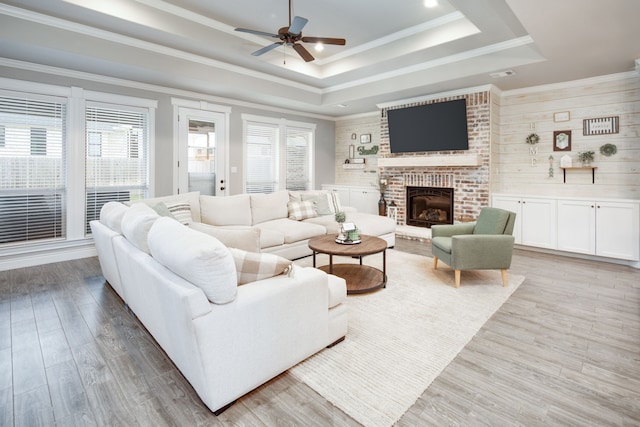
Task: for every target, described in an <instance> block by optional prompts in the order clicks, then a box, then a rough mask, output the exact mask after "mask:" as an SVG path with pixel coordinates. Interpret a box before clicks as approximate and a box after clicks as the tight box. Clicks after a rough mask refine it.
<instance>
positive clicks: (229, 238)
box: [189, 222, 282, 252]
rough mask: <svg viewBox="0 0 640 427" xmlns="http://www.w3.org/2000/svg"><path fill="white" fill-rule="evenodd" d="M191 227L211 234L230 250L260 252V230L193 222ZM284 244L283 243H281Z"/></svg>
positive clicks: (244, 226)
mask: <svg viewBox="0 0 640 427" xmlns="http://www.w3.org/2000/svg"><path fill="white" fill-rule="evenodd" d="M189 227H191V228H193V229H194V230H197V231H200V232H201V233H206V234H209V235H211V236H213V237H215V238H216V239H218V240H220V241H221V242H222V244H223V245H225V246H226V247H228V248H237V249H242V250H245V251H249V252H260V234H261V233H260V231H261V230H260V229H259V228H255V227H249V226H246V225H228V226H215V225H209V224H203V223H201V222H192V223H191V224H189ZM280 244H282V243H280Z"/></svg>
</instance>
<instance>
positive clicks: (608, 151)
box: [600, 144, 618, 157]
mask: <svg viewBox="0 0 640 427" xmlns="http://www.w3.org/2000/svg"><path fill="white" fill-rule="evenodd" d="M617 152H618V147H616V146H615V145H613V144H604V145H603V146H602V147H600V154H603V155H605V156H607V157H609V156H613V155H614V154H616V153H617Z"/></svg>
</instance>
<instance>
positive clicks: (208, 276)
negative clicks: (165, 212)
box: [149, 217, 238, 304]
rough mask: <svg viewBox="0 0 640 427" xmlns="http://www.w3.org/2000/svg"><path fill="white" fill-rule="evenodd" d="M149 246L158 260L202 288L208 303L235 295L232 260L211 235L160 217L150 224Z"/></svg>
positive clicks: (222, 300)
mask: <svg viewBox="0 0 640 427" xmlns="http://www.w3.org/2000/svg"><path fill="white" fill-rule="evenodd" d="M149 249H150V250H151V255H152V256H153V257H154V258H155V259H156V260H157V261H158V262H159V263H160V264H162V265H164V266H165V267H167V268H168V269H169V270H171V271H173V272H174V273H176V274H177V275H178V276H180V277H182V278H184V279H185V280H187V281H189V282H191V283H193V284H194V285H195V286H197V287H199V288H200V289H202V291H203V292H204V294H205V295H206V296H207V298H208V299H209V301H211V302H212V303H214V304H226V303H228V302H231V301H233V300H234V299H235V297H236V294H237V291H238V285H237V274H236V267H235V263H234V261H233V257H232V256H231V253H230V252H229V250H228V249H227V248H226V247H225V246H224V245H223V244H222V243H221V242H220V241H219V240H218V239H216V238H215V237H213V236H210V235H208V234H204V233H201V232H199V231H196V230H192V229H190V228H189V227H186V226H184V225H183V224H180V223H179V222H177V221H176V220H173V219H171V218H166V217H162V218H160V219H158V220H157V221H156V222H155V223H154V224H153V227H151V231H150V232H149Z"/></svg>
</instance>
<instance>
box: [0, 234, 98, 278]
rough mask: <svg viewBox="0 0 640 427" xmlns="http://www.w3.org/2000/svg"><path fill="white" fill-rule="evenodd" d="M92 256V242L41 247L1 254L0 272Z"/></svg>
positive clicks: (93, 253)
mask: <svg viewBox="0 0 640 427" xmlns="http://www.w3.org/2000/svg"><path fill="white" fill-rule="evenodd" d="M93 256H97V252H96V247H95V245H94V244H93V240H83V241H82V242H78V243H76V244H69V243H66V244H64V245H60V244H57V245H42V246H40V247H38V248H30V249H29V250H28V251H24V252H14V253H12V254H9V255H4V254H3V255H2V256H0V271H4V270H13V269H16V268H24V267H33V266H36V265H42V264H50V263H53V262H61V261H70V260H74V259H80V258H89V257H93Z"/></svg>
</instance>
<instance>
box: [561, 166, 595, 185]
mask: <svg viewBox="0 0 640 427" xmlns="http://www.w3.org/2000/svg"><path fill="white" fill-rule="evenodd" d="M560 169H562V181H563V182H564V183H565V184H566V183H567V169H569V170H572V169H573V170H575V169H586V170H588V169H591V183H592V184H595V183H596V169H598V167H597V166H570V167H564V168H563V167H560Z"/></svg>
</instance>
